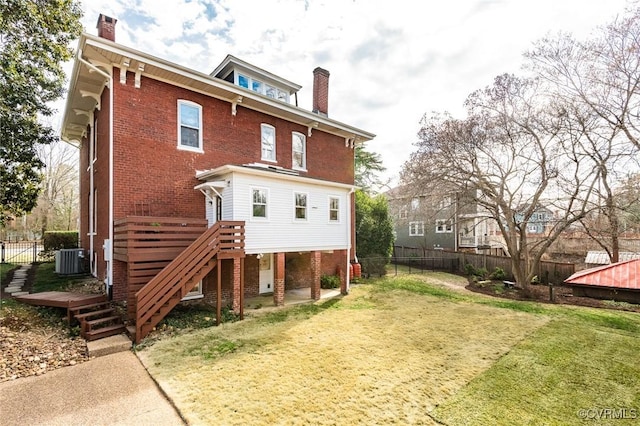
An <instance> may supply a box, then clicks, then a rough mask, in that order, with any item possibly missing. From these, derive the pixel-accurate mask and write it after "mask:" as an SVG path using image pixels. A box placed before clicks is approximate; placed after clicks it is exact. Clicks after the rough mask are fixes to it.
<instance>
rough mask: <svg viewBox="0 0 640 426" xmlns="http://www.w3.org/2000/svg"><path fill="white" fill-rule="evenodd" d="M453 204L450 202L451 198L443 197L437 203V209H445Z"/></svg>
mask: <svg viewBox="0 0 640 426" xmlns="http://www.w3.org/2000/svg"><path fill="white" fill-rule="evenodd" d="M452 204H453V203H452V201H451V197H450V196H445V197H442V198H441V199H440V201H438V208H439V209H446V208H447V207H449V206H451V205H452Z"/></svg>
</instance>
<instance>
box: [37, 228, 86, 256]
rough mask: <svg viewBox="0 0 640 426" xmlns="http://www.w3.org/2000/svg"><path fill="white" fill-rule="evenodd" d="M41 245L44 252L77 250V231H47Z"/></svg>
mask: <svg viewBox="0 0 640 426" xmlns="http://www.w3.org/2000/svg"><path fill="white" fill-rule="evenodd" d="M42 243H43V245H44V251H52V250H60V249H74V248H78V231H72V232H68V231H47V232H45V233H44V238H43V241H42Z"/></svg>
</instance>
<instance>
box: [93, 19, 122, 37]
mask: <svg viewBox="0 0 640 426" xmlns="http://www.w3.org/2000/svg"><path fill="white" fill-rule="evenodd" d="M116 22H118V20H117V19H113V18H111V17H109V16H106V15H103V14H102V13H101V14H100V16H99V17H98V25H96V28H97V29H98V37H102V38H106V39H107V40H111V41H116Z"/></svg>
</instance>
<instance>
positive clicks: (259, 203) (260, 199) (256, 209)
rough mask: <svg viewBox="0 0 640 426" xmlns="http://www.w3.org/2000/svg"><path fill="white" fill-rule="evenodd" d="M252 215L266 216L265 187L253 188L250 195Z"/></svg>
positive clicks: (256, 216)
mask: <svg viewBox="0 0 640 426" xmlns="http://www.w3.org/2000/svg"><path fill="white" fill-rule="evenodd" d="M252 206H253V211H252V214H251V215H252V216H253V217H255V218H265V219H266V217H267V190H266V189H254V190H253V196H252Z"/></svg>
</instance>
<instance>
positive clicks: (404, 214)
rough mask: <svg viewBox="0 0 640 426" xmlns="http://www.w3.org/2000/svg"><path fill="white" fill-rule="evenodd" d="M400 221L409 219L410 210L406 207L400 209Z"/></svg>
mask: <svg viewBox="0 0 640 426" xmlns="http://www.w3.org/2000/svg"><path fill="white" fill-rule="evenodd" d="M399 216H400V219H406V218H408V217H409V210H408V209H407V207H406V206H404V207H400V214H399Z"/></svg>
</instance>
